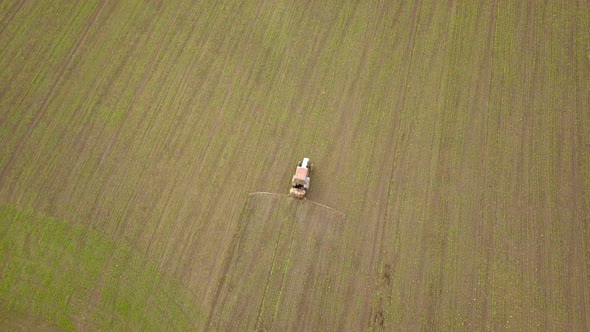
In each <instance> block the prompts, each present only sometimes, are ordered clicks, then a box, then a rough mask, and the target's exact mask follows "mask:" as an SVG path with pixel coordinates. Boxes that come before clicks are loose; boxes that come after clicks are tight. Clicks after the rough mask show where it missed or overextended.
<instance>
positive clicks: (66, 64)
mask: <svg viewBox="0 0 590 332" xmlns="http://www.w3.org/2000/svg"><path fill="white" fill-rule="evenodd" d="M107 2H108V0H105V1H103V2H101V4H100V5H99V6H98V8H97V9H96V10H95V11H94V14H93V15H92V17H91V18H90V21H89V22H88V24H87V25H86V27H85V28H84V30H83V32H82V34H81V36H80V38H79V39H78V41H77V42H76V44H75V45H74V47H73V48H72V50H71V52H70V53H69V55H68V56H67V57H66V59H65V61H64V64H63V65H62V66H61V67H60V69H59V70H58V73H57V79H56V81H55V83H54V84H53V85H52V86H51V88H50V89H49V92H48V93H47V94H46V95H45V97H44V98H43V102H42V104H41V107H40V109H39V111H37V113H36V114H35V116H34V117H33V120H32V123H31V124H30V125H29V126H28V127H27V130H26V132H25V133H24V135H23V136H22V137H21V138H20V139H19V140H18V143H17V145H16V147H15V149H14V151H13V152H12V154H11V156H10V157H9V159H8V162H7V163H6V164H5V165H4V167H3V168H2V171H1V172H0V179H3V178H4V177H5V176H6V172H7V171H8V170H9V169H10V168H12V166H13V164H14V162H15V160H16V158H17V156H18V155H20V154H21V152H22V149H23V148H24V146H25V144H26V143H27V141H28V138H29V137H31V135H32V133H33V131H34V130H35V129H36V128H37V125H38V124H39V121H40V120H41V118H42V117H43V116H44V114H45V112H46V111H47V107H48V105H49V101H50V100H51V97H52V96H53V95H54V93H55V91H56V90H57V87H58V86H59V85H60V84H61V82H62V80H63V78H64V74H65V71H66V69H67V68H68V67H69V66H70V64H71V62H72V60H73V58H74V55H75V54H76V53H77V52H78V50H79V49H80V47H81V46H82V44H83V43H84V41H85V40H86V36H87V35H88V32H89V31H90V29H91V28H92V27H93V26H94V23H95V22H96V20H97V18H98V16H99V15H100V13H101V12H102V9H103V8H104V6H105V4H106V3H107Z"/></svg>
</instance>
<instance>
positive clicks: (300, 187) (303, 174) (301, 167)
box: [289, 158, 312, 199]
mask: <svg viewBox="0 0 590 332" xmlns="http://www.w3.org/2000/svg"><path fill="white" fill-rule="evenodd" d="M311 168H312V164H311V163H310V162H309V158H303V160H302V161H300V162H299V163H297V168H296V169H295V175H293V178H292V179H291V190H289V196H291V197H293V198H297V199H303V198H305V194H306V193H307V191H308V190H309V181H310V176H311Z"/></svg>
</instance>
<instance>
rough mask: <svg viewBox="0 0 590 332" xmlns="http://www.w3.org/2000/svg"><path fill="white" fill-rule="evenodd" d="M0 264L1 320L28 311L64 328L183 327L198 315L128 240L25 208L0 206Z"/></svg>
mask: <svg viewBox="0 0 590 332" xmlns="http://www.w3.org/2000/svg"><path fill="white" fill-rule="evenodd" d="M0 264H1V265H0V268H1V274H0V326H11V325H14V324H13V323H14V320H18V321H26V319H24V318H26V317H35V318H36V320H31V322H34V321H38V320H39V319H38V318H41V319H42V320H45V321H43V322H42V325H45V326H46V325H51V326H53V325H55V326H59V327H61V328H63V329H66V330H74V329H84V330H85V329H108V330H111V329H129V328H132V329H141V330H145V329H148V330H158V331H160V330H187V329H191V327H192V328H194V326H195V325H196V324H198V322H199V320H200V318H201V317H200V313H199V311H198V310H197V309H196V306H195V305H193V303H192V302H191V299H192V297H191V296H190V294H189V293H186V291H185V290H183V289H182V288H181V287H180V285H179V284H178V283H176V282H175V281H174V280H171V279H170V278H168V277H166V276H164V275H162V274H161V273H159V271H158V269H157V267H156V266H155V265H154V264H151V263H150V262H148V261H146V260H145V259H143V258H142V257H141V255H139V254H138V253H137V252H134V251H133V250H132V248H131V247H130V246H129V245H127V244H123V243H117V242H115V241H113V240H111V239H107V238H105V236H104V235H103V234H100V233H99V232H97V231H95V230H92V229H89V228H86V227H83V226H80V225H71V224H68V223H66V222H63V221H60V220H56V219H54V218H50V217H45V216H39V215H36V214H34V213H31V212H28V211H21V210H18V209H15V208H12V207H7V206H1V207H0ZM31 324H39V323H31ZM19 325H20V324H19ZM33 327H34V326H33ZM29 328H30V326H29Z"/></svg>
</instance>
